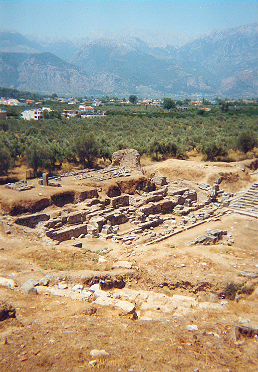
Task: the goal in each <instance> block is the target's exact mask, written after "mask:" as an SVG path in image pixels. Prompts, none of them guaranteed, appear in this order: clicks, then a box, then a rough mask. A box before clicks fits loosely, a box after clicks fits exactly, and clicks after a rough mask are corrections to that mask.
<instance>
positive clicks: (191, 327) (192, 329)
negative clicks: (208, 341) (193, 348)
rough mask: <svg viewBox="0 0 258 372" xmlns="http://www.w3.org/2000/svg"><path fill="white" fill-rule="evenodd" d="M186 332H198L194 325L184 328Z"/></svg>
mask: <svg viewBox="0 0 258 372" xmlns="http://www.w3.org/2000/svg"><path fill="white" fill-rule="evenodd" d="M186 329H187V330H188V331H198V327H197V325H195V324H190V325H188V326H187V327H186Z"/></svg>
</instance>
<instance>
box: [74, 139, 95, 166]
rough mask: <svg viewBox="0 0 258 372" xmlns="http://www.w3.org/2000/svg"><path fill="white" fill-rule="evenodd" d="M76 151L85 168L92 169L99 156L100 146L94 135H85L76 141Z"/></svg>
mask: <svg viewBox="0 0 258 372" xmlns="http://www.w3.org/2000/svg"><path fill="white" fill-rule="evenodd" d="M75 150H76V153H77V156H78V158H79V161H80V163H81V164H83V166H84V167H85V166H86V165H87V166H89V167H92V166H93V164H94V160H95V158H96V157H97V156H98V154H99V146H98V144H97V142H96V140H95V137H94V136H93V134H92V133H87V134H83V135H82V136H81V137H78V138H76V140H75Z"/></svg>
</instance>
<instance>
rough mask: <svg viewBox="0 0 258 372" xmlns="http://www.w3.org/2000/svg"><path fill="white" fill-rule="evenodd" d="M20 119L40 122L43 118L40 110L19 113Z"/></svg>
mask: <svg viewBox="0 0 258 372" xmlns="http://www.w3.org/2000/svg"><path fill="white" fill-rule="evenodd" d="M21 118H22V119H24V120H40V119H42V118H43V111H42V109H34V110H25V111H22V113H21Z"/></svg>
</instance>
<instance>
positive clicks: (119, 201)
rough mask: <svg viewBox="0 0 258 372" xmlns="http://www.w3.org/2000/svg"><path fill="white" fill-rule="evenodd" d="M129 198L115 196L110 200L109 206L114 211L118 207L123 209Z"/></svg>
mask: <svg viewBox="0 0 258 372" xmlns="http://www.w3.org/2000/svg"><path fill="white" fill-rule="evenodd" d="M129 198H130V196H129V195H128V194H126V195H120V196H116V197H115V198H112V199H111V206H112V207H113V208H114V209H116V208H119V207H124V206H128V205H129Z"/></svg>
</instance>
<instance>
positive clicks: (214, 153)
mask: <svg viewBox="0 0 258 372" xmlns="http://www.w3.org/2000/svg"><path fill="white" fill-rule="evenodd" d="M201 153H202V154H203V155H205V159H206V160H215V158H217V157H219V156H226V155H227V151H226V150H225V148H224V147H223V146H222V145H221V144H217V143H216V142H207V143H205V144H203V145H201Z"/></svg>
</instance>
